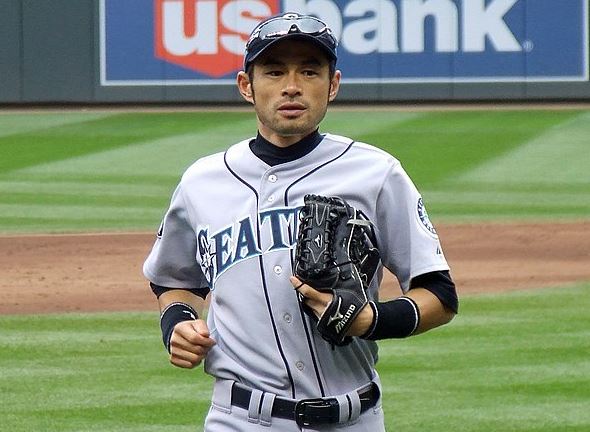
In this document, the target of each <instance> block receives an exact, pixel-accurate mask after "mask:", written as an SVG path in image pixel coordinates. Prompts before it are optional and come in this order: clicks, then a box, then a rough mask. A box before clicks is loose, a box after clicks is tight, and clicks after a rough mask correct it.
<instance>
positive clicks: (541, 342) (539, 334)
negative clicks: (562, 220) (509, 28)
mask: <svg viewBox="0 0 590 432" xmlns="http://www.w3.org/2000/svg"><path fill="white" fill-rule="evenodd" d="M589 289H590V283H586V284H579V285H576V286H570V287H562V288H555V289H545V290H534V291H522V292H516V293H509V294H497V295H478V296H464V297H463V298H462V304H461V313H460V314H459V315H458V316H457V317H456V318H455V320H454V321H453V323H452V324H451V325H449V326H446V327H443V328H440V329H437V330H434V331H432V332H429V333H426V334H424V335H421V336H417V337H414V338H410V339H406V340H389V341H383V342H380V361H379V364H378V369H379V372H380V374H381V378H382V381H383V383H384V409H385V412H386V418H387V425H388V430H391V431H396V432H415V431H429V432H448V431H459V432H461V431H469V432H490V431H504V432H541V431H542V432H561V431H568V432H571V431H573V432H582V431H588V430H590V411H589V410H588V406H589V404H590V357H589V355H588V354H589V353H590V315H588V310H589V309H590V297H589V296H588V290H589ZM157 321H158V317H157V315H156V314H154V313H116V314H85V315H79V314H67V315H45V316H0V419H2V422H1V425H2V426H1V429H2V430H6V431H10V432H21V431H22V432H29V431H33V430H35V431H59V432H70V431H71V432H74V431H76V432H79V431H110V432H112V431H186V432H188V431H195V430H201V429H200V428H201V426H200V425H202V422H203V419H204V416H205V414H206V411H207V408H208V405H209V398H210V391H211V387H212V381H211V379H210V378H209V377H208V376H206V375H205V374H204V373H203V371H202V369H200V368H199V369H197V370H193V371H187V370H180V369H177V368H174V367H172V366H171V365H169V364H168V362H167V356H166V355H165V352H164V348H163V347H162V345H161V342H160V332H159V328H158V323H157Z"/></svg>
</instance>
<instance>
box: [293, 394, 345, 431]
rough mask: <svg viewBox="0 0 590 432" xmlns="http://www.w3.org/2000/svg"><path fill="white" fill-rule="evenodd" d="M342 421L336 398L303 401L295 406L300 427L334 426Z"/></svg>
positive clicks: (296, 419)
mask: <svg viewBox="0 0 590 432" xmlns="http://www.w3.org/2000/svg"><path fill="white" fill-rule="evenodd" d="M339 421H340V404H339V403H338V400H337V399H335V398H325V399H322V398H317V399H301V400H300V401H299V402H297V404H296V405H295V422H297V425H299V427H307V426H314V425H321V424H333V423H338V422H339Z"/></svg>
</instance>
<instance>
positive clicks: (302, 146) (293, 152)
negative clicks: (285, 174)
mask: <svg viewBox="0 0 590 432" xmlns="http://www.w3.org/2000/svg"><path fill="white" fill-rule="evenodd" d="M323 139H324V137H323V135H321V134H320V133H319V132H318V130H317V129H316V130H315V131H313V132H312V133H310V134H309V135H307V136H306V137H304V138H302V139H301V140H299V141H297V142H296V143H295V144H291V145H290V146H288V147H278V146H276V145H274V144H273V143H271V142H270V141H268V140H267V139H266V138H264V137H263V136H262V135H260V132H259V133H258V135H256V139H253V140H252V141H250V150H252V153H254V154H255V155H256V156H257V157H258V159H260V160H262V161H263V162H265V163H267V164H268V165H270V166H275V165H279V164H282V163H285V162H291V161H294V160H296V159H299V158H302V157H303V156H305V155H306V154H308V153H310V152H311V151H312V150H313V149H315V148H316V147H317V146H318V144H319V143H321V142H322V140H323Z"/></svg>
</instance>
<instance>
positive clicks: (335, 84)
mask: <svg viewBox="0 0 590 432" xmlns="http://www.w3.org/2000/svg"><path fill="white" fill-rule="evenodd" d="M341 78H342V73H341V72H340V71H339V70H337V71H335V72H334V76H333V77H332V79H331V80H330V93H329V94H328V100H329V101H330V102H332V101H333V100H334V99H336V95H337V94H338V90H339V89H340V79H341Z"/></svg>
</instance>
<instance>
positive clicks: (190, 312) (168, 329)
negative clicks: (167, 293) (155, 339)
mask: <svg viewBox="0 0 590 432" xmlns="http://www.w3.org/2000/svg"><path fill="white" fill-rule="evenodd" d="M197 318H199V314H197V311H196V310H194V309H193V307H192V306H191V305H189V304H186V303H182V302H175V303H170V304H169V305H168V306H166V308H165V309H164V310H163V311H162V315H160V328H161V329H162V341H163V342H164V346H165V347H166V349H167V350H168V352H170V338H171V337H172V332H173V331H174V326H175V325H176V324H178V323H179V322H182V321H191V320H196V319H197Z"/></svg>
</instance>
